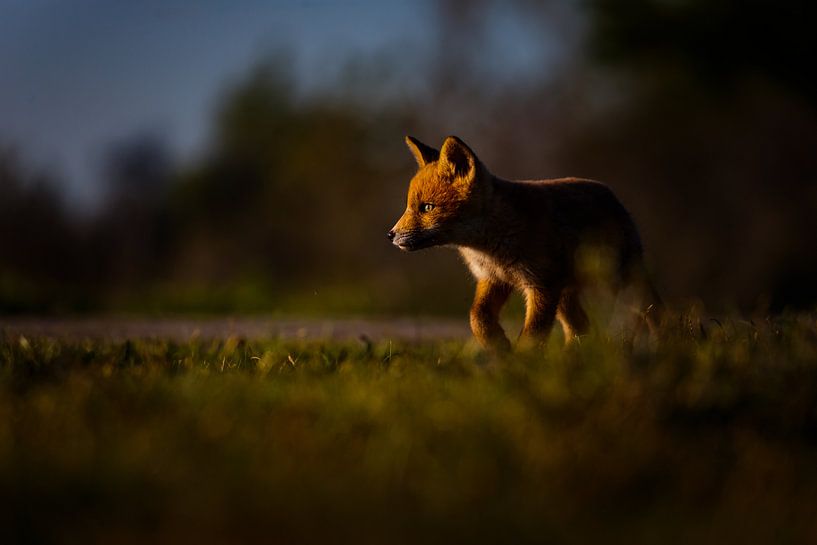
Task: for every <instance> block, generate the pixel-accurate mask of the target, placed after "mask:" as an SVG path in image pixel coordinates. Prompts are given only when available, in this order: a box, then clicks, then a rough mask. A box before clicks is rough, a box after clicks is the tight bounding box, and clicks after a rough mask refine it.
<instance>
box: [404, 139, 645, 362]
mask: <svg viewBox="0 0 817 545" xmlns="http://www.w3.org/2000/svg"><path fill="white" fill-rule="evenodd" d="M406 143H407V145H408V147H409V149H410V150H411V152H412V153H413V154H414V156H415V159H416V160H417V163H418V171H417V173H416V174H415V176H414V178H413V179H412V180H411V183H410V185H409V190H408V199H407V203H406V211H405V212H404V213H403V215H402V217H401V218H400V219H399V220H398V221H397V224H396V225H395V226H394V228H393V229H392V232H391V236H393V240H392V242H393V243H394V244H395V245H396V246H398V247H399V248H400V249H402V250H406V251H411V250H418V249H421V248H427V247H430V246H438V245H451V246H455V247H456V248H457V249H458V250H459V251H460V253H461V255H462V257H463V259H464V260H465V262H466V263H467V265H468V267H469V268H470V270H471V272H472V274H473V275H474V277H475V278H476V280H477V288H476V295H475V298H474V303H473V306H472V308H471V329H472V331H473V333H474V336H475V337H476V338H477V339H478V340H479V342H480V343H481V344H482V345H483V346H485V347H486V348H490V349H495V350H506V349H508V348H510V342H509V341H508V339H507V337H506V336H505V333H504V331H503V329H502V327H501V326H500V324H499V312H500V310H501V308H502V306H503V305H504V303H505V302H506V300H507V299H508V296H509V295H510V293H511V291H512V289H517V290H519V291H520V292H522V293H523V295H524V297H525V302H526V313H525V324H524V327H523V329H522V333H521V336H520V341H521V342H522V343H523V344H534V345H535V344H538V343H540V342H542V341H543V340H544V339H545V338H546V337H547V335H548V334H549V333H550V330H551V328H552V325H553V322H554V319H556V318H558V319H559V321H560V322H561V324H562V327H563V329H564V332H565V337H566V338H567V339H568V340H571V339H572V338H574V337H575V336H576V335H580V334H582V333H583V332H585V331H586V330H587V328H588V326H589V321H588V317H587V314H586V313H585V311H584V309H583V308H582V302H581V300H580V299H581V297H580V296H581V293H582V291H583V289H584V288H585V287H587V278H586V277H585V275H583V274H581V267H580V265H577V257H578V256H580V255H582V250H583V249H584V248H587V247H598V248H603V249H605V251H606V252H607V254H608V255H610V256H612V259H613V267H612V270H611V273H612V277H613V278H612V285H613V286H614V289H621V288H623V287H624V286H625V285H627V284H632V283H637V284H639V286H640V287H642V288H643V290H642V291H643V292H644V293H645V294H646V295H647V302H646V303H645V305H646V304H649V303H657V302H658V297H657V295H656V294H655V291H654V290H653V289H652V287H651V286H650V285H649V282H648V281H647V278H646V275H645V274H644V267H643V263H642V248H641V241H640V239H639V235H638V231H637V229H636V227H635V225H634V223H633V221H632V219H631V217H630V215H629V213H628V212H627V210H626V209H625V208H624V206H623V205H622V204H621V203H620V202H619V200H618V199H617V198H616V196H615V195H614V194H613V192H612V191H611V190H610V188H608V187H607V186H606V185H604V184H602V183H599V182H595V181H591V180H583V179H578V178H562V179H556V180H540V181H508V180H503V179H501V178H498V177H496V176H494V175H493V174H491V173H490V172H489V171H488V169H487V168H486V167H485V166H484V165H483V164H482V163H481V162H480V161H479V159H478V158H477V157H476V155H475V154H474V152H473V151H472V150H471V149H470V148H469V147H468V146H466V145H465V143H463V142H462V141H461V140H460V139H458V138H457V137H454V136H450V137H448V138H446V140H445V142H444V143H443V146H442V148H441V150H440V151H439V152H438V151H437V150H435V149H434V148H431V147H429V146H426V145H425V144H422V143H421V142H419V141H418V140H416V139H414V138H412V137H406ZM424 204H432V205H433V209H432V210H431V211H428V212H424V211H423V210H422V207H423V205H424Z"/></svg>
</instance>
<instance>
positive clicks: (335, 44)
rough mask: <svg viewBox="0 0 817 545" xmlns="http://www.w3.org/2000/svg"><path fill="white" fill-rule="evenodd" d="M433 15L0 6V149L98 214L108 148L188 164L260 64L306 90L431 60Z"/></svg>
mask: <svg viewBox="0 0 817 545" xmlns="http://www.w3.org/2000/svg"><path fill="white" fill-rule="evenodd" d="M434 14H435V11H434V8H433V5H432V4H431V2H430V0H428V1H427V0H414V1H412V0H274V1H266V2H263V1H258V0H249V1H246V0H245V1H242V2H236V1H233V2H230V1H226V0H224V1H216V0H197V1H187V0H164V1H161V0H141V1H138V2H132V1H131V2H126V1H122V0H71V1H65V0H0V75H1V77H2V80H0V81H2V84H0V146H9V145H12V146H15V147H16V148H17V149H18V150H19V151H20V152H21V154H22V156H23V158H24V161H25V162H26V163H27V164H29V165H33V166H36V167H37V168H45V169H47V170H50V171H53V172H57V173H59V174H60V176H61V178H62V180H63V181H64V182H65V183H66V184H67V187H66V189H67V194H68V195H69V197H70V198H71V200H72V201H74V202H75V203H79V204H89V203H91V204H92V203H93V202H94V199H95V197H96V196H97V195H98V193H99V192H98V185H97V183H96V182H97V179H98V175H99V165H100V161H101V157H102V153H103V152H104V150H105V149H106V147H107V146H109V145H110V144H111V143H112V142H116V141H122V140H123V139H126V138H128V137H129V136H132V135H133V134H135V133H137V132H144V131H147V132H156V133H159V134H162V135H164V136H165V137H166V141H167V143H168V144H169V145H170V146H171V148H172V150H173V151H174V152H175V153H176V154H177V155H178V156H179V157H181V158H182V159H183V158H185V157H186V156H190V155H191V154H192V153H195V152H196V151H197V150H200V149H201V148H202V143H203V141H204V139H205V138H206V135H207V129H208V126H209V125H208V124H209V119H210V112H211V111H212V108H213V107H214V104H215V101H216V100H217V98H218V96H219V94H220V92H221V91H222V90H223V89H224V88H225V87H226V86H227V85H228V84H229V83H230V82H231V81H235V80H236V79H238V78H240V77H242V76H243V75H245V74H246V73H247V71H248V70H249V68H250V67H251V66H252V65H253V64H254V63H255V62H258V60H259V59H261V58H263V57H264V56H265V55H268V54H271V53H274V52H280V51H282V50H285V51H287V52H289V53H290V54H291V55H292V59H293V62H294V67H293V68H294V72H295V75H296V77H297V81H298V82H299V84H300V85H301V86H302V87H304V88H309V87H310V86H314V85H316V84H320V83H321V81H320V78H322V77H323V78H326V77H331V74H333V73H335V72H334V71H335V70H337V69H338V68H339V67H340V66H342V64H343V63H344V61H345V60H347V59H349V58H352V57H356V58H364V59H365V58H366V57H367V56H371V55H373V54H375V53H376V52H377V51H379V50H382V49H383V48H386V47H395V46H399V47H404V48H406V49H407V50H408V49H412V53H414V54H415V55H414V56H415V57H416V56H417V55H416V54H417V51H418V50H419V51H420V53H421V54H422V53H423V51H425V52H426V53H427V51H426V50H428V48H429V47H430V46H429V44H430V43H432V42H433V41H434V35H433V34H434V32H435V30H436V29H435V26H434V25H433V24H432V21H433V19H432V18H433V16H434ZM517 25H518V22H517ZM497 29H498V32H499V35H498V36H499V37H498V38H497V36H494V38H495V39H494V40H493V45H488V44H483V46H484V47H486V49H488V50H489V52H490V53H491V55H487V56H486V58H489V60H491V59H492V62H494V63H495V64H497V65H502V66H504V65H506V64H507V65H517V66H522V67H524V65H525V63H528V64H530V63H535V62H538V60H537V59H534V58H529V57H526V51H529V50H530V48H525V47H524V40H523V39H522V37H523V35H524V32H522V31H521V30H524V29H520V28H518V27H515V26H514V23H513V21H511V20H506V21H505V22H504V23H503V22H502V21H501V20H499V22H498V24H497ZM424 48H425V50H424ZM514 63H515V64H514Z"/></svg>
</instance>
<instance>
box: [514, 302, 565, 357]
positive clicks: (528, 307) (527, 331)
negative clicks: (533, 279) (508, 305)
mask: <svg viewBox="0 0 817 545" xmlns="http://www.w3.org/2000/svg"><path fill="white" fill-rule="evenodd" d="M560 293H561V290H559V289H549V290H546V289H540V288H526V289H525V326H524V327H523V328H522V333H521V334H520V335H519V345H520V347H522V348H525V347H530V346H537V345H541V344H544V342H545V341H546V340H547V338H548V335H550V330H551V329H552V328H553V321H554V320H555V318H556V308H557V307H558V305H559V295H560Z"/></svg>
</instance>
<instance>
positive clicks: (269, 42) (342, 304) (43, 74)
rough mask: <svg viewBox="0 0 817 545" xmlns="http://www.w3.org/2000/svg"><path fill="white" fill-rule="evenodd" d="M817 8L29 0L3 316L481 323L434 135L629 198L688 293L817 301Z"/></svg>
mask: <svg viewBox="0 0 817 545" xmlns="http://www.w3.org/2000/svg"><path fill="white" fill-rule="evenodd" d="M815 15H817V7H815V4H814V3H813V2H808V1H795V0H777V1H774V2H772V1H762V0H744V1H737V0H617V1H612V0H585V1H575V2H570V1H531V0H511V1H508V0H506V1H494V0H474V1H463V0H440V1H431V0H425V1H423V0H417V1H408V0H406V1H384V0H346V1H340V0H337V1H330V0H278V1H272V2H260V1H259V2H254V1H245V2H226V1H224V2H221V1H215V0H210V1H201V2H187V1H180V0H171V1H161V2H160V1H146V2H119V1H114V2H111V1H108V0H105V1H103V0H77V1H75V2H61V1H57V0H29V1H23V0H10V1H6V2H3V3H2V5H0V74H2V85H0V312H1V313H32V312H33V313H47V312H68V313H76V312H148V313H168V312H197V313H212V312H263V313H298V314H326V315H344V314H360V313H377V314H418V315H419V314H433V313H449V312H456V313H461V312H462V311H463V309H465V308H467V306H468V304H469V300H470V292H471V281H470V279H469V277H468V274H467V272H466V271H465V269H464V268H463V266H462V265H461V264H460V263H459V262H458V258H457V256H456V254H455V252H452V251H450V250H445V249H435V250H429V251H426V252H421V253H415V254H410V255H409V254H403V253H401V252H399V251H397V250H396V249H394V248H392V247H391V246H390V245H389V244H388V241H387V240H386V237H385V232H386V231H387V230H388V228H390V227H391V225H392V224H393V223H394V221H395V220H396V218H397V217H398V216H399V215H400V213H401V212H402V210H403V208H404V203H405V191H406V186H407V183H408V180H409V179H410V177H411V175H412V173H413V170H414V161H413V159H412V158H411V156H410V155H409V154H408V152H407V151H406V149H405V148H404V144H403V136H404V135H405V134H413V135H416V136H417V137H419V138H420V139H421V140H424V141H426V142H428V143H429V144H432V145H439V143H440V142H441V141H442V139H443V137H444V136H446V135H447V134H456V135H458V136H460V137H462V138H463V139H464V140H465V141H466V142H468V143H469V144H470V145H471V146H472V147H473V149H474V150H475V151H476V152H477V153H478V155H479V156H480V157H481V158H482V159H483V160H484V162H485V163H486V164H487V165H488V166H489V168H491V170H492V171H493V172H495V173H496V174H498V175H500V176H503V177H507V178H532V177H559V176H565V175H572V176H582V177H590V178H595V179H599V180H603V181H605V182H607V183H609V184H610V185H611V186H612V187H613V188H614V190H615V191H616V192H617V193H618V194H619V196H620V198H621V199H622V200H623V201H624V203H625V204H626V205H627V206H628V207H629V208H630V209H631V211H632V212H633V215H634V216H635V218H636V220H637V222H638V223H639V225H640V226H641V229H642V235H643V238H644V241H645V245H646V248H647V253H648V262H649V264H650V268H651V270H652V271H653V274H654V276H655V281H656V284H657V286H658V288H659V290H660V291H661V292H662V293H663V295H664V296H665V298H666V299H667V300H669V301H670V302H675V303H678V304H688V302H690V301H697V302H699V303H700V304H703V305H705V306H706V307H707V309H712V310H713V311H728V310H740V311H744V312H767V311H777V310H781V309H786V308H813V307H814V305H815V303H817V282H815V278H817V248H816V247H815V233H817V77H815V74H814V72H815V70H814V59H815V54H817V33H815V32H814V29H813V27H814V22H815Z"/></svg>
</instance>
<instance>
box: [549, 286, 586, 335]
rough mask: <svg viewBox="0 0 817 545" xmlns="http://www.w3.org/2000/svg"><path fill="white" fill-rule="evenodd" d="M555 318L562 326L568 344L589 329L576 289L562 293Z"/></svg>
mask: <svg viewBox="0 0 817 545" xmlns="http://www.w3.org/2000/svg"><path fill="white" fill-rule="evenodd" d="M556 317H557V318H558V319H559V322H560V323H561V324H562V329H563V330H564V333H565V343H570V342H572V341H574V340H575V339H576V337H578V336H579V335H581V334H583V333H586V332H587V330H588V329H589V327H590V319H589V318H588V317H587V313H586V312H585V311H584V309H583V308H582V302H581V300H580V298H579V290H578V288H567V289H565V290H563V291H562V296H561V298H560V299H559V307H558V309H557V311H556Z"/></svg>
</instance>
